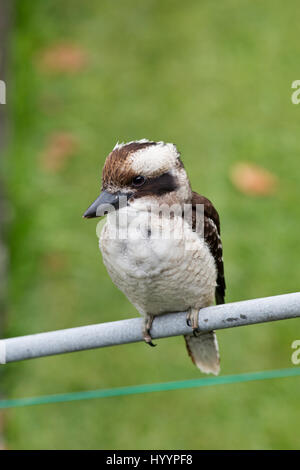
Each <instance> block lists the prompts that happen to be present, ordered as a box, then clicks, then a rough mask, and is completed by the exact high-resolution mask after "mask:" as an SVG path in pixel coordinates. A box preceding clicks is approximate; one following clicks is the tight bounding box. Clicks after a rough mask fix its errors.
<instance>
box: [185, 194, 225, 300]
mask: <svg viewBox="0 0 300 470" xmlns="http://www.w3.org/2000/svg"><path fill="white" fill-rule="evenodd" d="M196 204H203V205H204V239H205V241H206V243H207V244H208V246H209V248H210V251H211V254H212V255H213V257H214V259H215V263H216V267H217V273H218V275H217V287H216V293H215V297H216V303H217V304H224V302H225V289H226V285H225V277H224V264H223V247H222V241H221V237H220V219H219V214H218V212H217V211H216V209H215V208H214V206H213V205H212V203H211V202H210V201H209V199H207V198H206V197H204V196H201V195H200V194H197V193H195V192H194V191H193V196H192V209H193V230H196Z"/></svg>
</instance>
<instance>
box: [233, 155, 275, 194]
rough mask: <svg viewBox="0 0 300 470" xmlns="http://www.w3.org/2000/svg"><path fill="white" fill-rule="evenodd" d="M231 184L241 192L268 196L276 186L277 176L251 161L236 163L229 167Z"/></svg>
mask: <svg viewBox="0 0 300 470" xmlns="http://www.w3.org/2000/svg"><path fill="white" fill-rule="evenodd" d="M230 178H231V181H232V183H233V185H234V186H235V187H236V188H237V189H239V190H240V191H241V192H242V193H244V194H248V195H251V196H254V195H259V196H268V195H270V194H273V193H274V192H275V191H276V188H277V183H278V180H277V177H276V176H275V175H274V174H272V173H271V172H270V171H268V170H265V169H264V168H261V167H259V166H258V165H255V164H252V163H237V164H235V166H234V167H233V168H232V169H231V172H230Z"/></svg>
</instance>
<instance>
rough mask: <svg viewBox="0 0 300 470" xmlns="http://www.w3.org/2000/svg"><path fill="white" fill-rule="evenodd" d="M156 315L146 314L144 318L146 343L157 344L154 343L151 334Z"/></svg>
mask: <svg viewBox="0 0 300 470" xmlns="http://www.w3.org/2000/svg"><path fill="white" fill-rule="evenodd" d="M153 319H154V316H153V315H146V316H145V320H144V328H143V337H144V340H145V343H147V344H149V346H152V347H154V346H156V344H154V343H152V338H151V334H150V330H151V326H152V323H153Z"/></svg>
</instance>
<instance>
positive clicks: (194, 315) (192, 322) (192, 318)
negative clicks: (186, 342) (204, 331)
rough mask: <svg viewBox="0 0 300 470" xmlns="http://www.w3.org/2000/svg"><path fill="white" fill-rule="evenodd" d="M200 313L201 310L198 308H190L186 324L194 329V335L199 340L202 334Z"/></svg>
mask: <svg viewBox="0 0 300 470" xmlns="http://www.w3.org/2000/svg"><path fill="white" fill-rule="evenodd" d="M198 313H199V310H198V309H197V308H192V307H190V308H189V311H188V314H187V316H186V324H187V326H189V327H191V328H193V335H194V336H195V337H196V338H197V337H198V336H200V334H201V332H200V330H199V327H198Z"/></svg>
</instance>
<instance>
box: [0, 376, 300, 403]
mask: <svg viewBox="0 0 300 470" xmlns="http://www.w3.org/2000/svg"><path fill="white" fill-rule="evenodd" d="M297 376H300V367H297V368H289V369H279V370H269V371H261V372H249V373H246V374H236V375H223V376H220V377H208V378H201V379H192V380H179V381H177V382H164V383H154V384H144V385H132V386H130V387H119V388H107V389H102V390H90V391H83V392H74V393H61V394H58V395H43V396H40V397H32V398H16V399H12V400H0V408H15V407H17V406H29V405H46V404H48V403H62V402H69V401H77V400H89V399H91V398H107V397H117V396H124V395H134V394H137V393H150V392H162V391H167V390H180V389H184V388H196V387H206V386H210V385H225V384H233V383H240V382H251V381H253V380H265V379H280V378H284V377H297Z"/></svg>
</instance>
